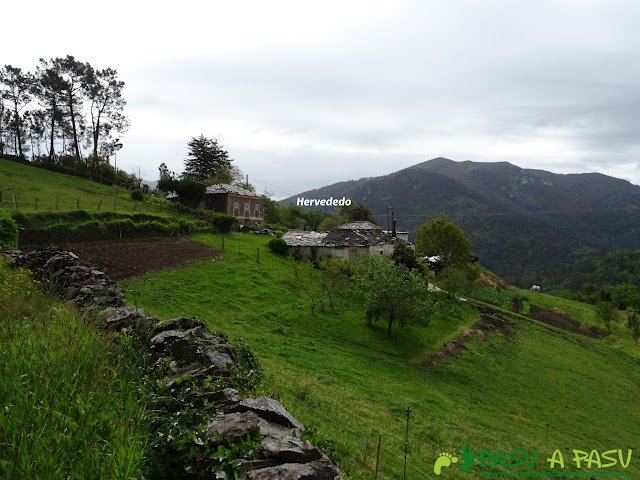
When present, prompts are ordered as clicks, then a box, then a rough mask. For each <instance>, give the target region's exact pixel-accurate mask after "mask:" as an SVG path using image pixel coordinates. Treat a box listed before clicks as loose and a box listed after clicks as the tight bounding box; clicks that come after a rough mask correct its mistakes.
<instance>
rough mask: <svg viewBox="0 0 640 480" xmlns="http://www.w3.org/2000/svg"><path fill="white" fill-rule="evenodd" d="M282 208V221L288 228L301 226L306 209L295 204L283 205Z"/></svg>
mask: <svg viewBox="0 0 640 480" xmlns="http://www.w3.org/2000/svg"><path fill="white" fill-rule="evenodd" d="M279 208H280V221H281V223H282V224H283V225H285V226H286V227H287V228H300V227H301V226H302V224H303V222H304V210H302V208H301V207H299V206H297V205H294V204H293V203H292V204H291V205H282V206H280V207H279Z"/></svg>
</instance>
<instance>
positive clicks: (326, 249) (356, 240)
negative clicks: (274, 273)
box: [282, 221, 397, 259]
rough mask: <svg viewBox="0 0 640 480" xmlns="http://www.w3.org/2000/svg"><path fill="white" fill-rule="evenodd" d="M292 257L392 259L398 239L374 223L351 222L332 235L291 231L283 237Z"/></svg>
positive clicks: (334, 231)
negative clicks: (383, 257)
mask: <svg viewBox="0 0 640 480" xmlns="http://www.w3.org/2000/svg"><path fill="white" fill-rule="evenodd" d="M282 239H283V240H284V241H285V242H286V244H287V246H288V247H289V254H290V255H294V256H298V257H303V258H319V257H321V256H327V255H335V256H336V257H339V258H345V259H354V258H357V257H358V256H359V255H361V254H362V253H369V254H371V255H380V256H383V255H391V254H392V253H393V248H394V246H395V242H396V240H397V237H394V236H393V234H389V233H386V232H384V231H383V230H382V228H381V227H379V226H378V225H374V224H372V223H370V222H363V221H361V222H350V223H346V224H344V225H340V226H339V227H338V228H336V229H335V230H333V231H332V232H303V231H300V230H289V231H288V232H287V233H285V234H284V235H283V236H282Z"/></svg>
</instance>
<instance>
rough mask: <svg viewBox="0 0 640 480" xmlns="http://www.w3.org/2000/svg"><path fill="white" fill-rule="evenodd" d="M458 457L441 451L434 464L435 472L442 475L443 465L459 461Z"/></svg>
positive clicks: (446, 465)
mask: <svg viewBox="0 0 640 480" xmlns="http://www.w3.org/2000/svg"><path fill="white" fill-rule="evenodd" d="M457 462H458V457H454V456H453V455H451V454H450V453H444V452H443V453H441V454H440V456H439V457H438V459H437V460H436V463H435V464H434V465H433V473H435V474H436V475H440V472H441V471H442V467H449V466H451V464H452V463H457Z"/></svg>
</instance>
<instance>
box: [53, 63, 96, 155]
mask: <svg viewBox="0 0 640 480" xmlns="http://www.w3.org/2000/svg"><path fill="white" fill-rule="evenodd" d="M54 61H55V62H56V63H57V65H58V67H59V70H58V74H59V75H60V77H61V79H62V83H61V92H60V93H61V98H62V100H63V103H64V104H65V106H66V107H67V118H68V119H69V122H70V125H71V133H72V137H73V148H74V152H75V154H76V158H81V157H80V137H81V136H82V129H84V117H83V115H82V106H83V102H84V100H85V92H86V86H87V83H88V82H89V78H90V77H91V76H92V75H93V68H92V67H91V65H89V64H88V63H83V62H80V61H78V60H76V59H75V58H74V57H73V56H71V55H67V56H66V57H65V58H56V59H55V60H54Z"/></svg>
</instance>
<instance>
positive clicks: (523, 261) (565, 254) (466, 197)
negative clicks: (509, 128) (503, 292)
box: [280, 157, 640, 286]
mask: <svg viewBox="0 0 640 480" xmlns="http://www.w3.org/2000/svg"><path fill="white" fill-rule="evenodd" d="M329 196H333V197H342V196H347V197H351V198H353V200H354V202H355V203H363V204H365V205H367V206H368V207H369V208H370V209H371V211H372V213H373V214H374V216H375V217H376V219H377V220H378V221H379V222H380V224H381V225H386V223H387V216H386V215H387V206H391V207H393V209H394V212H395V214H396V218H397V219H398V228H399V229H401V230H409V231H410V232H411V238H414V231H415V228H416V227H418V226H419V225H421V224H423V223H425V222H426V221H427V219H428V218H429V217H436V216H438V215H440V214H445V215H447V216H448V217H449V218H451V219H452V220H453V221H455V222H456V223H457V224H459V225H460V226H461V227H462V228H463V229H464V230H465V232H466V233H467V235H468V236H469V238H470V239H471V240H472V241H473V243H474V250H475V252H476V254H478V256H479V257H480V263H481V264H482V265H483V266H485V267H487V268H488V269H490V270H492V271H495V272H496V273H497V274H498V275H501V276H504V277H506V279H507V280H509V281H511V282H513V283H515V284H517V285H522V286H526V285H527V284H528V283H530V282H531V283H535V282H536V281H539V279H540V277H541V276H543V277H544V276H548V275H549V273H548V272H547V271H548V270H549V269H553V268H555V269H556V273H557V275H561V273H560V272H561V270H562V269H558V268H557V265H554V263H557V261H558V259H564V260H565V261H568V260H569V259H570V258H571V255H572V254H573V253H574V252H577V251H580V250H584V249H590V250H591V251H593V252H594V253H604V252H606V251H610V250H615V249H623V248H628V249H633V250H637V249H640V235H638V233H639V232H640V215H638V213H640V186H637V185H633V184H632V183H631V182H629V181H627V180H621V179H617V178H615V177H610V176H607V175H603V174H600V173H579V174H557V173H552V172H547V171H545V170H539V169H526V168H521V167H518V166H515V165H513V164H510V163H508V162H472V161H469V160H467V161H463V162H456V161H453V160H450V159H447V158H443V157H438V158H435V159H431V160H427V161H425V162H421V163H418V164H416V165H413V166H410V167H407V168H404V169H401V170H399V171H397V172H393V173H390V174H388V175H384V176H378V177H369V178H362V179H359V180H357V181H346V182H339V183H335V184H332V185H328V186H326V187H321V188H318V189H314V190H309V191H306V192H302V193H300V194H299V195H296V196H294V197H289V198H288V199H284V200H281V201H280V203H281V204H288V203H295V199H296V198H297V197H305V198H325V197H329ZM547 258H548V259H553V262H552V261H546V260H545V259H547ZM518 260H520V262H519V261H518ZM519 263H520V264H519Z"/></svg>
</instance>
